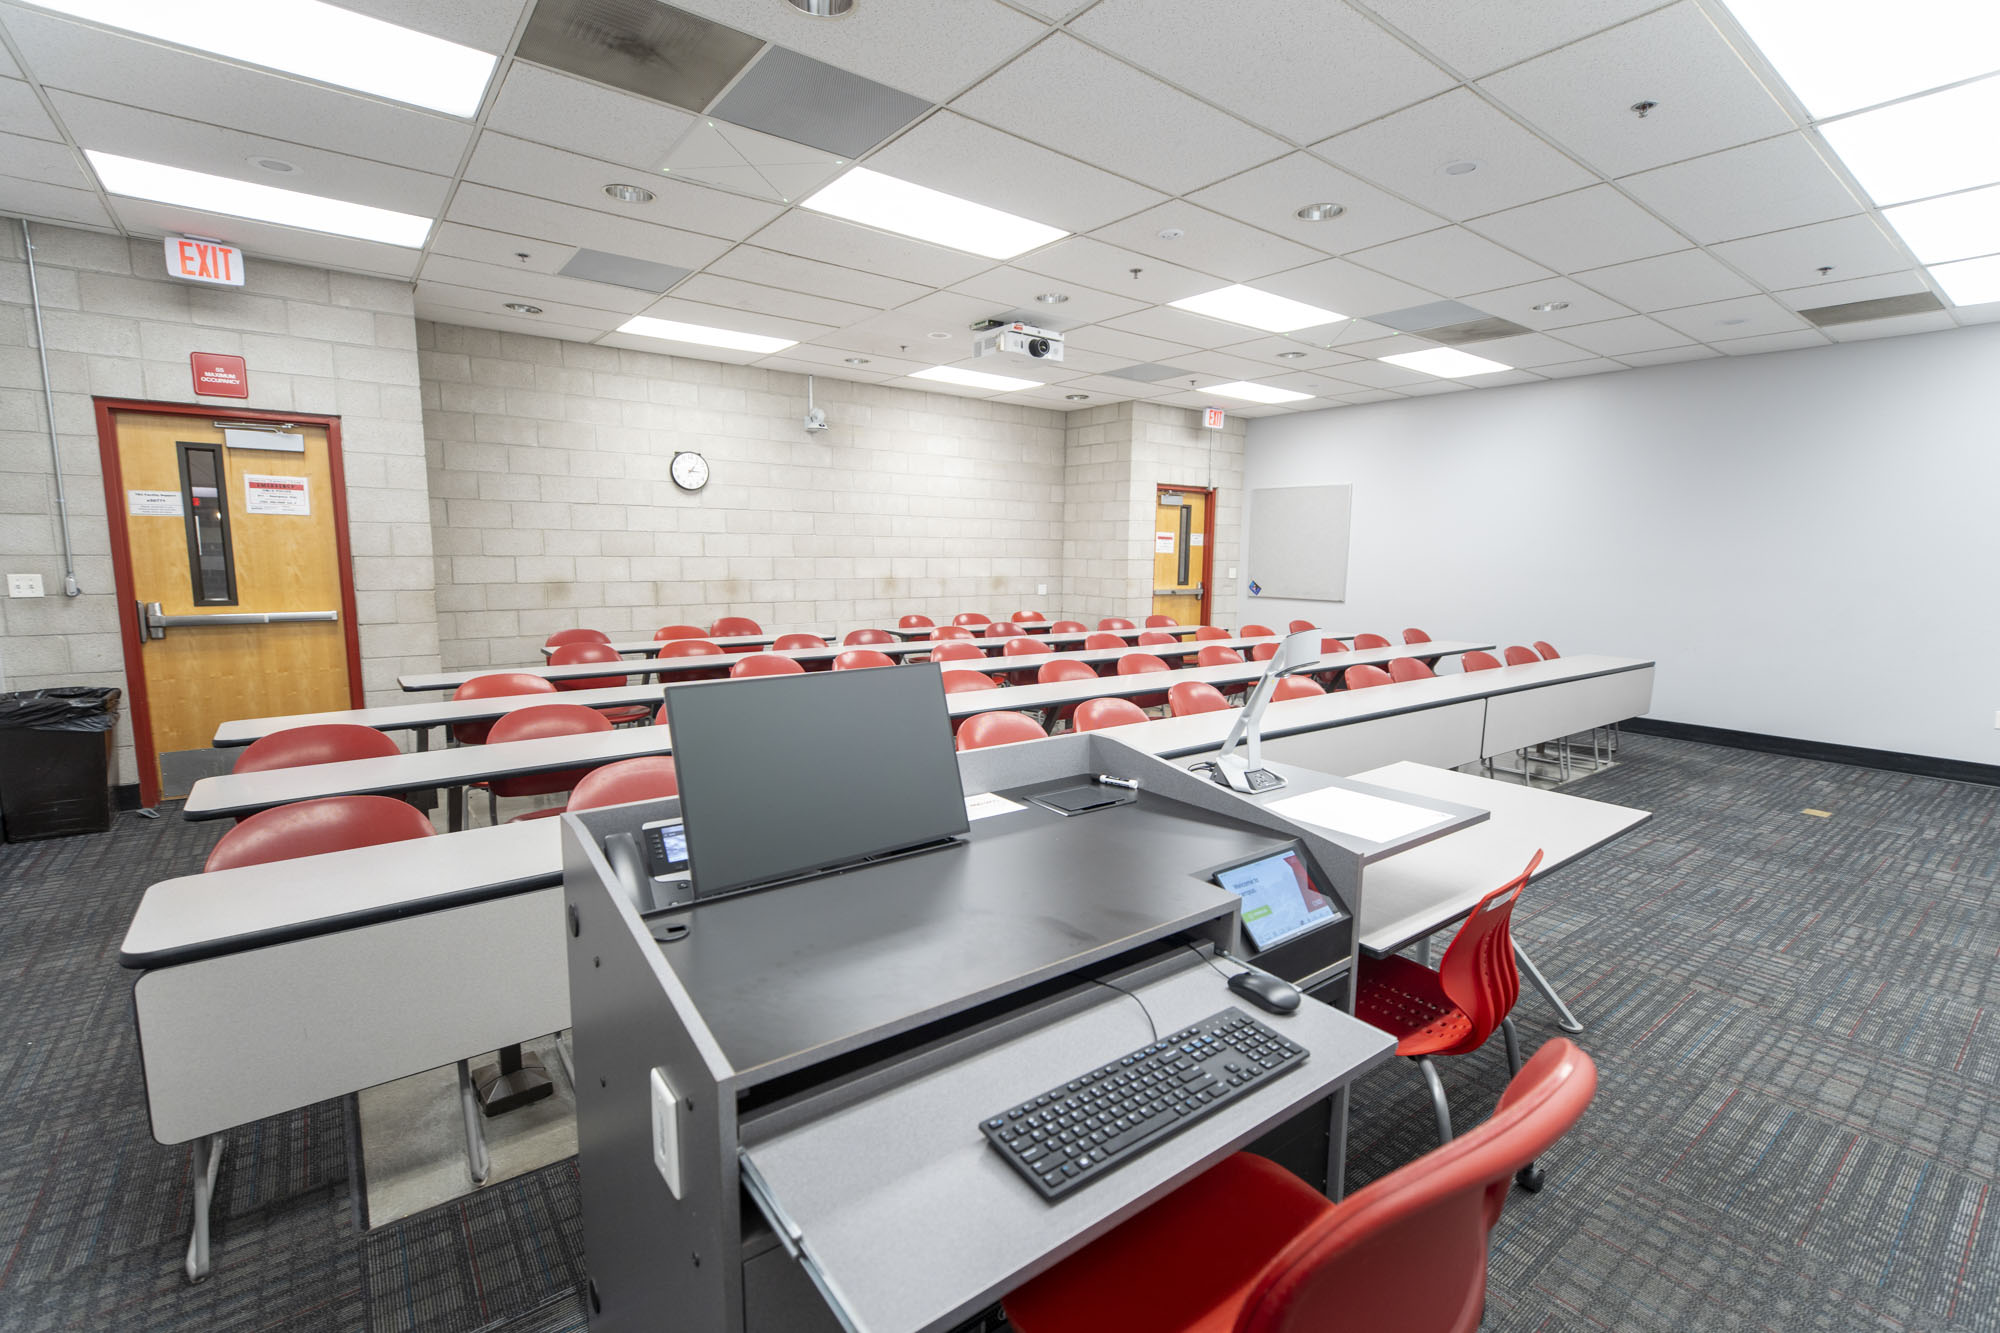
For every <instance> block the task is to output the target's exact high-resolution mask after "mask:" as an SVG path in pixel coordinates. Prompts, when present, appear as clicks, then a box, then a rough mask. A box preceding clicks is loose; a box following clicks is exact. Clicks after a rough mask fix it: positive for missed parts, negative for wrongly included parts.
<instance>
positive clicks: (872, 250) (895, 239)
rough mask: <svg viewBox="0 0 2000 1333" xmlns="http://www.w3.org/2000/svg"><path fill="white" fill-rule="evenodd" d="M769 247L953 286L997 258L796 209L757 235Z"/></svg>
mask: <svg viewBox="0 0 2000 1333" xmlns="http://www.w3.org/2000/svg"><path fill="white" fill-rule="evenodd" d="M754 239H755V240H756V242H757V244H758V245H760V246H762V247H764V248H765V249H767V250H778V251H781V252H783V253H785V254H794V255H802V256H804V257H805V258H807V259H817V260H820V261H821V262H823V263H828V264H839V265H841V266H843V267H846V268H856V269H861V270H863V271H864V272H868V273H879V274H883V275H885V276H888V277H891V278H901V279H903V280H904V281H905V282H916V283H921V284H923V285H924V286H926V287H949V286H950V285H951V284H952V283H954V282H963V281H965V280H966V279H967V278H969V277H971V276H972V275H973V274H975V273H980V272H983V271H985V270H986V269H989V268H992V267H993V261H992V260H990V259H985V258H982V257H981V256H979V255H969V254H966V253H965V252H963V251H961V250H947V249H945V248H944V247H943V246H941V245H930V244H928V243H926V242H924V241H913V240H911V239H909V238H908V237H905V236H892V235H890V234H889V233H888V232H886V231H876V230H874V229H873V228H872V227H861V226H856V225H855V224H854V223H852V222H843V221H841V220H840V219H839V218H832V217H827V216H826V215H825V214H823V213H807V212H804V211H802V210H799V209H793V210H792V211H791V212H789V213H786V214H784V215H782V216H781V217H779V218H778V220H777V221H775V222H773V223H772V224H771V225H770V226H768V227H766V228H764V229H763V230H762V231H760V232H758V233H757V235H756V237H755V238H754Z"/></svg>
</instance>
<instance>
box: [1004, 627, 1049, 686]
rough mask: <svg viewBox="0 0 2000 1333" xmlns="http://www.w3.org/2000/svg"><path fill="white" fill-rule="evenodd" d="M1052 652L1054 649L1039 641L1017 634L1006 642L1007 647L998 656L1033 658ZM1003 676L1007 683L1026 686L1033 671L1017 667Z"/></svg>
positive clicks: (1032, 677)
mask: <svg viewBox="0 0 2000 1333" xmlns="http://www.w3.org/2000/svg"><path fill="white" fill-rule="evenodd" d="M1054 651H1055V649H1053V648H1051V647H1049V645H1048V644H1047V643H1046V642H1044V641H1043V640H1041V639H1031V638H1029V637H1028V636H1027V635H1025V634H1019V635H1016V636H1015V637H1013V638H1011V639H1009V640H1007V646H1006V648H1004V649H1003V650H1001V654H1000V655H1001V656H1002V657H1033V656H1036V655H1037V654H1047V653H1052V652H1054ZM1005 674H1006V677H1007V679H1008V681H1009V682H1011V683H1012V684H1015V685H1026V684H1027V683H1028V682H1029V681H1030V680H1032V679H1034V675H1035V673H1034V671H1033V670H1031V669H1030V668H1028V667H1025V666H1023V667H1017V668H1016V669H1014V670H1012V671H1008V672H1006V673H1005Z"/></svg>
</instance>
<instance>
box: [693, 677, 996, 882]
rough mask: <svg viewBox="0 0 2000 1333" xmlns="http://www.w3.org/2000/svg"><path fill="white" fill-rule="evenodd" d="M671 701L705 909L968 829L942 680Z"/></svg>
mask: <svg viewBox="0 0 2000 1333" xmlns="http://www.w3.org/2000/svg"><path fill="white" fill-rule="evenodd" d="M666 693H667V725H668V727H669V729H670V730H671V731H672V734H673V746H674V768H675V770H676V772H677V773H678V775H679V779H680V793H681V816H682V818H683V820H684V821H685V823H686V830H687V851H688V862H689V868H690V871H691V874H692V878H693V881H694V891H695V893H696V895H697V896H707V895H709V894H715V893H726V892H728V891H729V890H731V889H739V888H743V887H746V886H748V885H752V884H762V883H766V882H768V881H771V880H776V879H783V878H785V877H787V876H790V875H796V874H800V873H803V872H809V871H813V870H820V869H826V868H830V867H833V866H839V865H847V864H851V863H853V862H855V861H859V860H861V859H862V858H864V857H868V856H874V855H878V854H880V853H883V852H893V851H901V850H903V849H905V848H909V847H916V846H920V845H922V844H924V843H927V842H936V841H939V840H941V839H944V838H949V837H952V836H954V835H956V834H961V833H964V832H965V831H966V830H967V828H968V827H969V825H968V823H967V821H966V815H965V792H964V788H963V787H962V786H961V785H960V783H959V776H958V756H957V753H956V751H955V750H954V749H953V746H952V737H951V720H950V717H949V715H948V714H947V713H946V711H945V703H944V683H943V674H942V672H941V671H940V669H939V668H938V667H937V666H936V665H934V664H932V663H924V664H921V665H912V666H898V667H878V668H874V669H864V670H858V671H811V672H807V673H805V674H804V675H794V676H763V677H752V678H748V679H743V680H718V681H712V682H707V683H703V684H698V685H676V686H674V687H673V688H672V689H669V690H668V691H667V692H666Z"/></svg>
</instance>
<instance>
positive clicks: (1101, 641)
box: [1083, 630, 1130, 652]
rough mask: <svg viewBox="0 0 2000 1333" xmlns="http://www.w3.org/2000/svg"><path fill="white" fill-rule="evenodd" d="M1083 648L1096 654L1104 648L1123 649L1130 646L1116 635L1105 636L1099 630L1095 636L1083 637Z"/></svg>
mask: <svg viewBox="0 0 2000 1333" xmlns="http://www.w3.org/2000/svg"><path fill="white" fill-rule="evenodd" d="M1083 646H1084V648H1085V650H1086V651H1089V652H1097V651H1099V650H1101V649H1105V648H1125V647H1129V646H1130V645H1128V644H1127V643H1126V642H1125V640H1123V639H1121V638H1119V637H1118V636H1117V635H1116V634H1106V633H1104V632H1103V631H1101V630H1100V631H1099V632H1097V633H1095V634H1086V635H1084V636H1083Z"/></svg>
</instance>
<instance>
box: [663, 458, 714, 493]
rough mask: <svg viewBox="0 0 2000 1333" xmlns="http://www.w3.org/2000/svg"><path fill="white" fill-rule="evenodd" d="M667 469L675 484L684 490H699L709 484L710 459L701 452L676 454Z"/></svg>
mask: <svg viewBox="0 0 2000 1333" xmlns="http://www.w3.org/2000/svg"><path fill="white" fill-rule="evenodd" d="M667 471H668V475H670V476H671V477H673V479H674V485H676V486H678V487H680V488H681V489H682V490H684V491H698V490H700V489H701V488H702V487H704V486H706V485H708V460H707V459H706V458H703V457H702V456H701V455H700V454H697V453H692V452H687V453H678V454H675V455H674V461H673V463H672V464H671V465H670V466H669V468H668V470H667Z"/></svg>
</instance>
